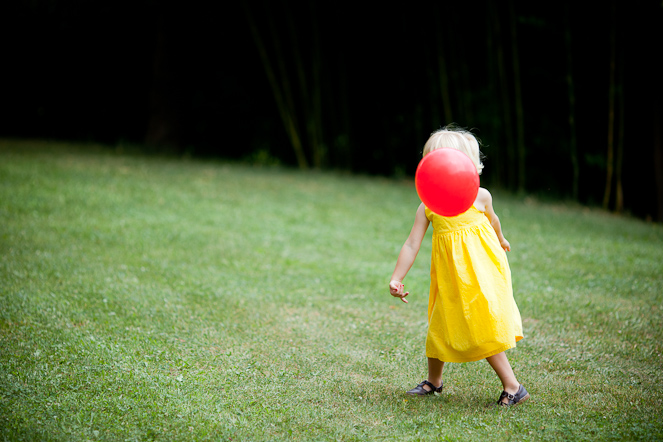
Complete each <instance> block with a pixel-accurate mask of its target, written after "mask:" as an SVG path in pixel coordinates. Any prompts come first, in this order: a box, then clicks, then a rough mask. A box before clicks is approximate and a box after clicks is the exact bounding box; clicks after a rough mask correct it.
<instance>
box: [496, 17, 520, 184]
mask: <svg viewBox="0 0 663 442" xmlns="http://www.w3.org/2000/svg"><path fill="white" fill-rule="evenodd" d="M493 25H494V29H495V41H496V42H497V72H498V74H499V80H500V93H501V94H500V95H501V103H502V107H501V111H502V112H501V116H502V121H504V124H503V130H504V136H505V139H506V149H504V150H505V153H506V155H505V160H506V161H505V168H504V170H505V177H506V180H505V183H506V186H507V188H509V189H514V188H515V187H516V179H515V173H514V170H515V169H516V149H515V147H516V145H515V142H514V137H513V120H512V118H511V97H510V94H509V89H510V84H509V77H508V75H507V73H506V62H505V60H504V46H503V44H502V41H503V40H502V27H501V25H500V17H499V11H496V14H495V20H494V21H493Z"/></svg>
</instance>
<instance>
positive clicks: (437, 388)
mask: <svg viewBox="0 0 663 442" xmlns="http://www.w3.org/2000/svg"><path fill="white" fill-rule="evenodd" d="M424 384H426V385H428V386H429V387H430V388H431V391H436V392H438V393H439V392H440V390H442V385H444V384H442V385H440V386H439V387H436V386H435V385H433V384H431V383H430V382H428V380H427V379H426V380H423V381H422V382H421V384H419V386H420V387H423V386H424Z"/></svg>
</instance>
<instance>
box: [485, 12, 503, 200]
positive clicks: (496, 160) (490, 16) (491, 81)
mask: <svg viewBox="0 0 663 442" xmlns="http://www.w3.org/2000/svg"><path fill="white" fill-rule="evenodd" d="M486 4H487V5H486V10H487V13H486V48H488V54H487V55H488V59H487V71H488V90H489V91H490V98H489V101H490V102H491V110H490V112H491V113H492V114H493V115H492V116H491V118H490V121H491V125H490V133H491V134H492V137H493V138H496V137H497V134H498V133H500V131H501V130H502V128H501V127H500V121H501V119H500V116H499V115H498V112H497V108H498V107H497V106H494V105H492V103H497V102H498V101H499V94H498V93H497V81H496V79H495V75H496V72H497V69H496V66H497V60H496V56H495V54H496V49H495V45H494V40H496V39H497V37H496V35H495V30H494V26H493V25H492V23H493V21H495V20H497V19H498V17H497V16H496V14H495V8H494V6H493V2H492V0H487V1H486ZM488 149H490V153H489V154H488V153H487V160H488V161H490V164H491V166H490V170H491V175H492V176H493V177H494V178H493V180H492V182H493V183H494V185H496V186H498V187H501V186H504V174H503V171H502V169H503V163H504V155H500V154H499V152H497V150H493V149H496V147H495V146H489V147H488ZM493 153H494V154H493Z"/></svg>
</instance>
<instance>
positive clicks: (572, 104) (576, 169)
mask: <svg viewBox="0 0 663 442" xmlns="http://www.w3.org/2000/svg"><path fill="white" fill-rule="evenodd" d="M569 15H570V12H569V7H568V5H567V6H566V11H565V22H566V23H565V28H566V30H565V35H564V37H565V38H564V41H565V43H566V85H567V91H568V94H569V150H570V154H571V166H572V167H573V190H572V194H573V199H574V200H575V201H578V198H579V191H580V190H579V189H580V161H578V140H577V135H576V94H575V85H574V83H573V54H572V50H573V44H572V41H571V21H570V19H569Z"/></svg>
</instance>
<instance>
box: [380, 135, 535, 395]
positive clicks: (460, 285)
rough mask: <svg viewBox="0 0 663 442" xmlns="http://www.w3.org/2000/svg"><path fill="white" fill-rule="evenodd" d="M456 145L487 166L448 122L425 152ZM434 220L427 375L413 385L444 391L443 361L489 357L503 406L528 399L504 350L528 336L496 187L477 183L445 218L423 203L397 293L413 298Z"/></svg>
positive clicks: (471, 141) (395, 283)
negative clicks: (467, 203)
mask: <svg viewBox="0 0 663 442" xmlns="http://www.w3.org/2000/svg"><path fill="white" fill-rule="evenodd" d="M442 147H450V148H453V149H457V150H460V151H461V152H463V153H465V154H467V156H469V157H470V158H471V159H472V161H473V162H474V164H475V165H476V167H477V172H479V173H481V170H482V169H483V164H482V163H481V153H480V152H479V143H478V141H477V139H476V138H475V137H474V135H473V134H472V133H470V132H468V131H465V130H462V129H457V128H455V127H451V126H447V127H445V128H443V129H440V130H439V131H437V132H434V133H433V134H432V135H431V136H430V138H429V139H428V141H427V142H426V145H425V146H424V156H425V155H426V154H428V153H430V152H432V151H433V150H435V149H440V148H442ZM431 222H432V223H433V254H432V258H431V284H430V295H429V300H428V324H429V326H428V335H427V337H426V356H427V357H428V379H426V380H424V381H423V382H421V383H420V384H419V385H418V386H417V387H415V388H413V389H412V390H410V391H408V392H407V393H408V394H410V395H428V394H433V393H435V392H441V391H442V386H443V384H442V369H443V368H444V363H445V362H469V361H477V360H479V359H486V360H487V361H488V363H489V364H490V366H491V367H492V368H493V370H495V373H497V376H498V377H499V378H500V380H501V381H502V387H503V391H502V394H501V395H500V398H499V400H498V401H497V403H498V404H499V405H515V404H520V403H522V402H524V401H526V400H527V399H529V394H528V393H527V390H525V388H524V387H523V386H522V385H520V383H519V382H518V380H517V379H516V377H515V375H514V374H513V370H512V369H511V365H510V364H509V360H508V359H507V357H506V354H505V353H504V351H505V350H508V349H509V348H512V347H515V346H516V342H517V341H519V340H521V339H522V338H523V331H522V324H521V320H520V312H519V311H518V306H517V305H516V303H515V301H514V299H513V292H512V288H511V270H510V269H509V263H508V261H507V258H506V253H505V251H510V250H511V246H510V244H509V241H507V240H506V238H505V237H504V235H503V233H502V228H501V225H500V220H499V218H498V217H497V215H496V214H495V211H494V210H493V204H492V197H491V195H490V193H489V192H488V191H487V190H486V189H484V188H479V193H478V194H477V197H476V200H475V201H474V205H473V206H472V207H470V209H469V210H467V211H466V212H465V213H462V214H460V215H458V216H453V217H444V216H441V215H437V214H436V213H433V212H431V211H430V210H429V209H428V208H426V207H425V206H424V204H423V203H422V204H421V205H420V206H419V208H418V209H417V214H416V216H415V219H414V226H413V227H412V231H411V232H410V236H408V238H407V240H406V241H405V244H404V245H403V248H402V249H401V252H400V254H399V255H398V261H397V262H396V268H395V269H394V273H393V275H392V277H391V282H390V283H389V290H390V292H391V294H392V296H395V297H397V298H400V299H401V300H402V301H403V302H406V303H407V300H406V299H405V297H406V296H407V295H408V294H409V293H408V292H405V291H404V287H405V286H404V285H403V278H405V275H406V274H407V272H408V271H409V270H410V268H411V267H412V264H413V263H414V260H415V258H416V256H417V253H418V252H419V247H420V246H421V241H422V240H423V238H424V235H425V233H426V230H427V229H428V225H429V224H430V223H431Z"/></svg>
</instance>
